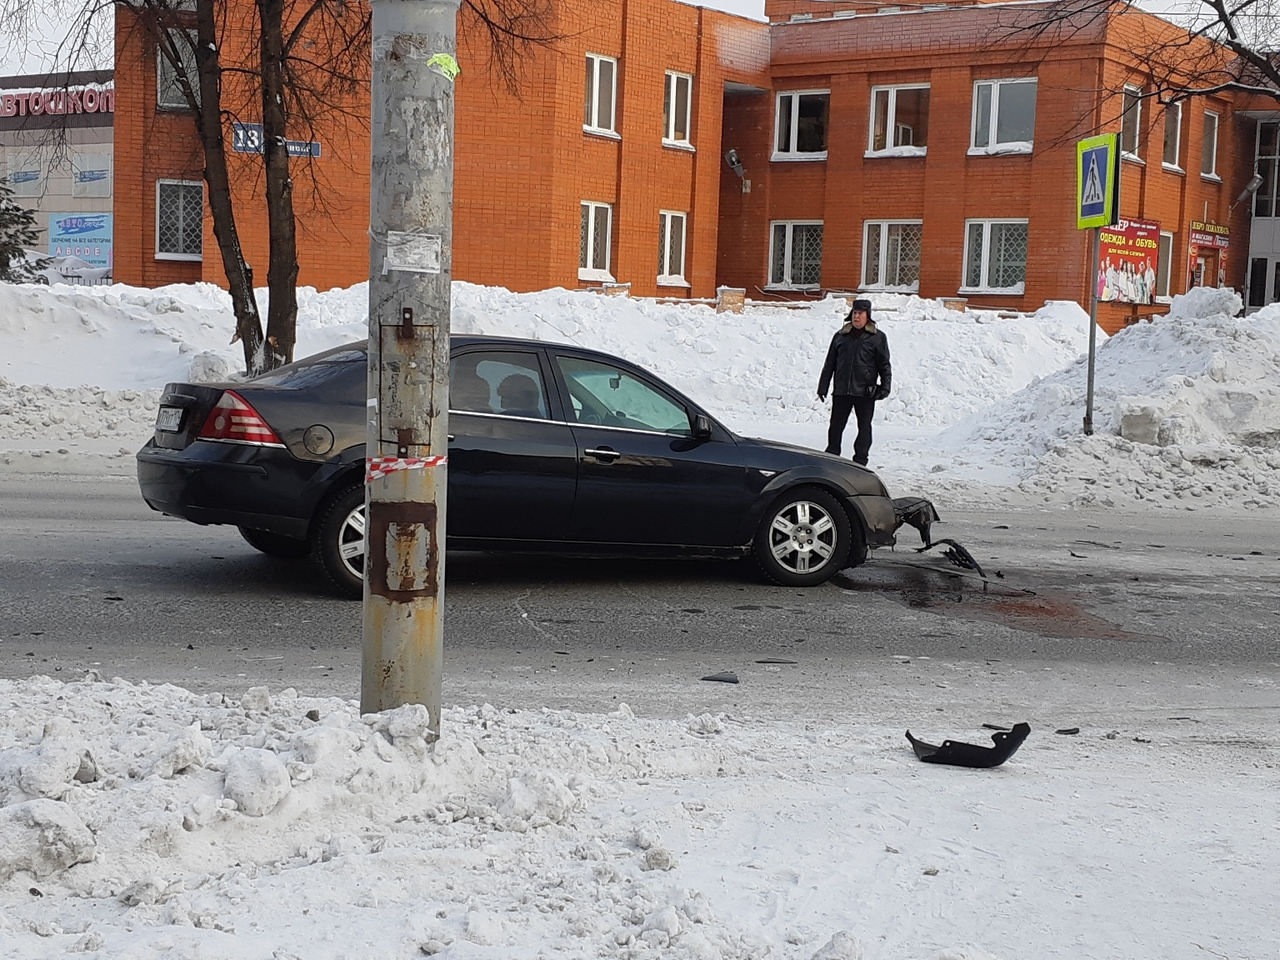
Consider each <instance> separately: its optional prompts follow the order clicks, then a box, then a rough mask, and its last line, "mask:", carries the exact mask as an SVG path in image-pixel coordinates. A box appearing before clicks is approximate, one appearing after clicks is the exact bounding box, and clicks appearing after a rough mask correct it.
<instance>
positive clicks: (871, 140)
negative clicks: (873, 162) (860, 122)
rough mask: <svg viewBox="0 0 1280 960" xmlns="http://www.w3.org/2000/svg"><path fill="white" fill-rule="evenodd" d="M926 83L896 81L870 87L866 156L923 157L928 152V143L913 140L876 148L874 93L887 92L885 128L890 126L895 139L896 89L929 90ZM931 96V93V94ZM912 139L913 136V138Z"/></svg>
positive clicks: (896, 115)
mask: <svg viewBox="0 0 1280 960" xmlns="http://www.w3.org/2000/svg"><path fill="white" fill-rule="evenodd" d="M930 86H931V85H930V84H928V83H896V84H893V85H883V86H878V87H872V88H871V109H870V113H869V120H868V124H867V152H866V156H868V157H923V156H925V155H926V153H927V152H928V149H929V147H928V144H926V145H924V146H916V144H915V143H914V142H912V143H911V144H910V145H903V146H900V147H898V146H886V147H881V148H880V149H878V150H877V149H876V94H877V93H884V92H887V93H888V94H889V98H888V99H889V104H888V107H887V108H886V111H887V114H888V116H887V118H886V122H885V129H886V130H887V129H889V128H892V129H893V131H894V136H893V139H894V140H896V139H897V131H898V126H899V125H898V91H899V90H929V89H930ZM931 96H932V94H931ZM913 140H914V138H913Z"/></svg>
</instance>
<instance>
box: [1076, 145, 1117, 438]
mask: <svg viewBox="0 0 1280 960" xmlns="http://www.w3.org/2000/svg"><path fill="white" fill-rule="evenodd" d="M1118 141H1119V136H1118V135H1117V134H1114V133H1104V134H1102V135H1101V136H1097V137H1088V138H1086V139H1084V140H1081V141H1079V142H1078V143H1077V144H1076V227H1077V229H1080V230H1088V229H1090V228H1092V230H1093V239H1092V242H1091V244H1090V250H1091V252H1090V254H1089V269H1088V279H1089V290H1090V293H1089V379H1088V386H1087V388H1086V391H1085V407H1084V432H1085V434H1086V435H1088V434H1092V433H1093V369H1094V358H1095V356H1096V353H1097V344H1098V249H1099V234H1100V233H1101V231H1102V228H1103V227H1109V226H1111V225H1112V224H1113V223H1115V222H1116V220H1117V219H1118V218H1119V215H1120V150H1119V146H1120V145H1119V142H1118Z"/></svg>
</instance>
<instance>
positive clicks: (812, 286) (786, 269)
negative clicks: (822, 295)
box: [765, 220, 826, 290]
mask: <svg viewBox="0 0 1280 960" xmlns="http://www.w3.org/2000/svg"><path fill="white" fill-rule="evenodd" d="M776 227H786V239H785V241H783V242H784V244H785V248H786V249H785V252H784V255H783V262H782V273H783V276H784V277H786V278H788V279H785V280H782V281H779V282H774V280H773V273H772V271H773V238H774V234H775V233H776V230H775V228H776ZM796 227H822V228H823V243H824V246H825V242H826V224H825V222H824V221H822V220H770V221H769V261H768V263H767V264H766V267H765V270H766V274H765V275H766V278H767V282H766V283H765V289H766V290H817V289H819V288H820V287H821V286H822V280H821V274H822V269H821V264H822V261H821V260H819V261H818V264H819V269H818V274H819V280H818V282H817V283H793V282H792V281H791V280H790V277H791V274H792V264H791V254H792V251H793V250H794V249H795V239H794V238H795V228H796Z"/></svg>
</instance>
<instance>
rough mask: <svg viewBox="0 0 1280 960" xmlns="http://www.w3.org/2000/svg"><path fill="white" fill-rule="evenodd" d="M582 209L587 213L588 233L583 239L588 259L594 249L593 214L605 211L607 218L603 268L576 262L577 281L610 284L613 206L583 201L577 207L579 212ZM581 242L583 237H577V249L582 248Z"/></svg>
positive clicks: (611, 276)
mask: <svg viewBox="0 0 1280 960" xmlns="http://www.w3.org/2000/svg"><path fill="white" fill-rule="evenodd" d="M583 207H585V208H587V210H588V213H589V215H588V217H587V231H588V232H587V236H586V238H585V239H586V241H587V243H586V247H587V256H588V257H590V256H591V251H592V249H594V247H595V231H596V217H595V213H596V211H597V210H599V209H601V208H603V209H604V210H605V211H607V213H608V217H607V218H606V221H605V238H604V247H603V249H604V268H603V269H601V268H600V267H593V266H592V265H591V264H590V263H588V264H586V265H585V266H584V265H583V263H582V261H581V260H579V261H578V279H579V280H596V281H601V282H606V283H612V282H613V274H612V272H611V270H612V268H613V204H611V203H600V202H598V201H595V200H583V201H582V202H581V204H580V205H579V210H581V209H582V208H583ZM582 240H583V237H582V236H581V235H579V237H578V245H579V249H581V247H582Z"/></svg>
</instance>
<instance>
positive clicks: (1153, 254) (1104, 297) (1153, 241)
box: [1098, 217, 1160, 303]
mask: <svg viewBox="0 0 1280 960" xmlns="http://www.w3.org/2000/svg"><path fill="white" fill-rule="evenodd" d="M1159 267H1160V224H1158V223H1154V222H1152V221H1149V220H1126V219H1124V218H1123V217H1122V218H1120V219H1119V220H1117V221H1116V223H1115V225H1114V226H1111V227H1103V228H1102V231H1101V233H1099V235H1098V300H1099V301H1100V302H1102V301H1107V302H1112V303H1115V302H1120V303H1151V302H1152V300H1153V298H1154V297H1155V290H1156V271H1157V270H1158V269H1159Z"/></svg>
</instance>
